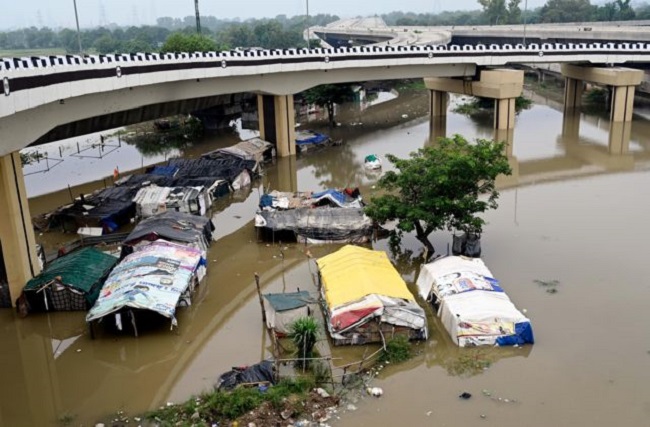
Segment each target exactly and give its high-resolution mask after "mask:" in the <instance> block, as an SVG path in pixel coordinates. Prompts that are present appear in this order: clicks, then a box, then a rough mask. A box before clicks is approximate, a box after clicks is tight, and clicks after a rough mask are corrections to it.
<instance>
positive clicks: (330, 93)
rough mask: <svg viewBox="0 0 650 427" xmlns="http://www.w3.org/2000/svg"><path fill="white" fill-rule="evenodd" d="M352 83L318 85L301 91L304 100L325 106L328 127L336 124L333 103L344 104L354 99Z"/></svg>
mask: <svg viewBox="0 0 650 427" xmlns="http://www.w3.org/2000/svg"><path fill="white" fill-rule="evenodd" d="M353 85H354V83H345V84H332V85H320V86H316V87H314V88H311V89H308V90H306V91H304V92H303V96H304V98H305V101H307V103H309V104H315V105H318V106H320V107H325V108H327V117H328V118H329V123H330V127H334V126H336V122H335V120H334V104H339V105H340V104H344V103H346V102H350V101H352V100H353V99H354V96H355V94H354V90H353V89H352V86H353Z"/></svg>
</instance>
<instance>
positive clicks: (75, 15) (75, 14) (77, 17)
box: [72, 0, 83, 54]
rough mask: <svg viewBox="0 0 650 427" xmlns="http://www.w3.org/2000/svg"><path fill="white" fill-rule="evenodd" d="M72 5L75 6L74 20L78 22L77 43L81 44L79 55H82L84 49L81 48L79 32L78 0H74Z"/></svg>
mask: <svg viewBox="0 0 650 427" xmlns="http://www.w3.org/2000/svg"><path fill="white" fill-rule="evenodd" d="M72 4H74V19H75V20H76V21H77V42H79V54H82V53H83V49H82V48H81V33H80V32H79V14H78V13H77V0H72Z"/></svg>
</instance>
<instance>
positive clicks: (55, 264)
mask: <svg viewBox="0 0 650 427" xmlns="http://www.w3.org/2000/svg"><path fill="white" fill-rule="evenodd" d="M117 261H118V259H117V258H116V257H114V256H112V255H108V254H105V253H104V252H101V251H99V250H97V249H95V248H92V247H87V248H81V249H79V250H76V251H73V252H70V253H69V254H67V255H65V256H62V257H59V258H57V259H55V260H54V261H52V262H51V263H50V264H48V265H47V267H46V268H45V269H44V270H43V271H42V272H41V274H39V275H38V276H36V277H34V278H33V279H31V280H30V281H29V282H27V284H26V285H25V288H24V290H25V291H26V292H36V291H38V290H39V289H40V288H41V287H42V286H44V285H47V284H48V283H50V282H51V281H52V280H57V281H58V282H59V283H61V284H63V285H65V286H69V287H71V288H74V289H76V290H78V291H81V292H83V293H84V296H85V298H86V301H87V302H88V304H89V305H92V304H94V303H95V300H96V299H97V295H98V294H99V289H100V288H101V280H102V279H103V278H104V277H106V275H107V274H108V272H109V271H110V270H111V269H112V268H113V267H114V266H115V264H117Z"/></svg>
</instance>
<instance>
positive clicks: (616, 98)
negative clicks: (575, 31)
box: [562, 64, 643, 122]
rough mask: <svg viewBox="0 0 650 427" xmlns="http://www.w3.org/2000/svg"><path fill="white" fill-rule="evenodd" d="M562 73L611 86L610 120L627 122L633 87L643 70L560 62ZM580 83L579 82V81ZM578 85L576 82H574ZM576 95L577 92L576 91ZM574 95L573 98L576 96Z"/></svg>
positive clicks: (629, 115)
mask: <svg viewBox="0 0 650 427" xmlns="http://www.w3.org/2000/svg"><path fill="white" fill-rule="evenodd" d="M562 75H563V76H564V77H566V78H567V83H568V82H569V81H570V80H579V81H581V82H591V83H596V84H598V85H603V86H611V87H612V100H611V103H612V104H611V109H610V111H611V115H610V120H611V121H612V122H629V121H631V120H632V113H633V110H634V108H633V107H634V88H635V87H636V86H638V85H639V84H640V83H641V81H642V80H643V71H642V70H635V69H632V68H623V67H610V68H603V67H581V66H578V65H571V64H562ZM580 85H581V83H580ZM576 86H578V84H576ZM569 92H570V88H569V87H567V90H566V91H565V110H566V108H568V107H570V106H567V105H566V102H567V101H568V102H571V100H570V99H569V97H568V94H569ZM576 95H577V93H576ZM576 95H574V96H573V98H576Z"/></svg>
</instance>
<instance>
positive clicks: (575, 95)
mask: <svg viewBox="0 0 650 427" xmlns="http://www.w3.org/2000/svg"><path fill="white" fill-rule="evenodd" d="M584 87H585V84H584V82H583V81H582V80H578V79H572V78H570V77H566V78H565V79H564V111H567V110H570V109H572V108H578V107H580V106H581V105H582V93H583V92H584Z"/></svg>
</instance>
